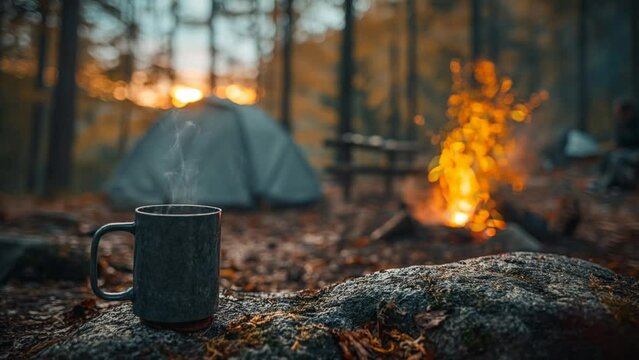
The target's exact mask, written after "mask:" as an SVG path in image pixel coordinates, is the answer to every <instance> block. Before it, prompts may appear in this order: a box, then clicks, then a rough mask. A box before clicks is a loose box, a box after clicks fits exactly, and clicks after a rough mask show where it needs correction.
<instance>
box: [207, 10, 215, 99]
mask: <svg viewBox="0 0 639 360" xmlns="http://www.w3.org/2000/svg"><path fill="white" fill-rule="evenodd" d="M216 13H217V0H211V13H210V14H209V88H210V92H211V94H215V86H216V85H217V84H216V80H217V79H216V76H215V58H216V56H217V54H216V49H215V15H216Z"/></svg>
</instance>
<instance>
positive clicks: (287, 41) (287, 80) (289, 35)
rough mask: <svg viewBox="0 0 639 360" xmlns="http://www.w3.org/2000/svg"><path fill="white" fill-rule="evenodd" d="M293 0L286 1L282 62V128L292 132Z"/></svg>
mask: <svg viewBox="0 0 639 360" xmlns="http://www.w3.org/2000/svg"><path fill="white" fill-rule="evenodd" d="M294 21H295V19H294V18H293V0H286V24H285V27H284V49H283V51H284V53H283V58H284V59H283V60H284V61H283V62H282V76H283V78H282V126H284V128H285V129H286V130H287V131H288V132H292V131H293V129H292V124H291V82H292V81H293V71H292V70H293V69H292V66H293V64H292V60H293V31H294V29H295V27H294Z"/></svg>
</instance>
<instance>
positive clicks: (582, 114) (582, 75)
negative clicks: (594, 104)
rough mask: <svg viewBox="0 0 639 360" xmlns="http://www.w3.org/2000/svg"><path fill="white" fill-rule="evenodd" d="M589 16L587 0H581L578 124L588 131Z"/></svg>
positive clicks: (578, 28) (578, 54) (578, 17)
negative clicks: (587, 67)
mask: <svg viewBox="0 0 639 360" xmlns="http://www.w3.org/2000/svg"><path fill="white" fill-rule="evenodd" d="M587 16H588V4H587V0H579V13H578V15H577V126H578V128H579V129H580V130H582V131H588V78H587V76H586V66H587V62H586V56H587V53H588V49H587V46H588V34H587V31H588V28H587V26H586V25H587V22H586V20H587Z"/></svg>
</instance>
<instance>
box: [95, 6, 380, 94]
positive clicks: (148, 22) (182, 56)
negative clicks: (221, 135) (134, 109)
mask: <svg viewBox="0 0 639 360" xmlns="http://www.w3.org/2000/svg"><path fill="white" fill-rule="evenodd" d="M371 1H372V0H371ZM371 1H359V2H357V7H358V12H363V11H365V10H366V9H367V8H368V7H369V6H370V3H371ZM132 3H133V4H134V6H136V8H135V14H136V19H137V20H138V23H139V26H140V34H139V37H138V41H137V44H136V68H138V69H143V68H145V67H147V66H149V65H150V64H152V60H153V59H152V56H153V54H154V53H155V52H156V51H157V49H158V48H161V47H162V46H165V44H166V43H167V41H168V38H169V35H168V34H169V30H170V29H171V27H172V24H173V21H174V20H173V16H172V15H171V13H170V7H171V0H156V1H155V2H154V3H153V4H154V7H153V8H149V7H148V6H147V4H148V2H146V1H133V2H132ZM224 4H225V5H224V6H225V7H226V9H227V10H229V11H237V12H248V11H251V6H252V2H251V1H250V0H244V1H227V2H224ZM257 4H258V6H259V9H260V11H259V12H260V16H259V21H258V22H255V21H254V18H252V17H250V16H241V17H235V18H231V17H226V16H219V17H217V18H216V22H215V30H216V31H215V44H216V46H217V51H218V54H219V57H218V59H217V60H216V73H218V74H220V75H225V74H226V75H228V74H241V75H242V77H244V78H252V77H254V76H255V75H256V72H257V70H256V69H257V61H258V52H257V45H256V42H255V33H256V32H257V31H259V34H260V37H261V38H262V41H261V43H260V46H261V52H262V54H263V56H268V54H270V53H271V51H272V47H273V39H274V36H275V26H274V24H273V23H272V19H271V13H272V10H273V6H274V0H258V1H257ZM295 4H296V11H297V12H298V13H299V16H300V17H299V19H298V20H297V22H296V33H295V36H296V38H297V39H302V38H304V37H310V36H315V35H319V34H322V33H324V32H326V31H327V30H328V29H337V28H341V26H342V23H343V19H342V16H343V13H342V8H341V1H340V0H323V1H312V0H297V1H296V2H295ZM94 10H95V9H94ZM210 11H211V9H210V2H209V1H203V0H180V2H179V10H178V13H179V14H180V18H181V19H182V21H183V23H182V25H180V27H179V28H178V31H177V33H176V41H175V45H174V46H175V53H176V54H175V58H174V60H173V66H174V67H175V69H176V70H177V74H178V79H179V80H180V81H182V82H184V83H186V84H192V85H202V84H205V83H206V79H208V69H209V60H210V59H209V48H208V47H209V45H208V44H209V28H208V24H207V21H208V17H209V14H210ZM89 13H90V14H91V12H89ZM282 17H283V16H281V17H280V21H281V20H282ZM91 20H92V22H93V23H95V24H96V27H95V30H94V31H93V33H92V36H93V37H94V38H96V39H107V38H108V37H109V36H111V35H112V34H113V33H115V32H117V31H118V30H119V31H122V29H123V28H122V25H118V24H117V22H116V21H115V20H113V19H111V20H109V17H108V16H107V17H105V16H104V15H103V14H102V13H101V12H100V11H99V10H98V11H94V12H93V17H92V19H91ZM255 24H257V31H256V29H255V27H254V26H255ZM282 27H283V26H282V24H281V23H280V29H281V28H282ZM91 52H92V54H93V55H94V56H95V57H97V58H98V59H102V60H103V61H104V62H105V63H109V62H113V61H116V58H117V54H118V52H117V51H115V50H114V49H112V48H108V47H102V46H100V47H98V48H95V49H92V50H91Z"/></svg>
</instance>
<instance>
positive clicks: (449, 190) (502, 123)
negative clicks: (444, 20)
mask: <svg viewBox="0 0 639 360" xmlns="http://www.w3.org/2000/svg"><path fill="white" fill-rule="evenodd" d="M450 70H451V73H452V80H453V85H452V93H451V95H450V97H449V98H448V111H447V113H446V115H447V117H448V118H449V123H448V125H447V127H446V129H445V130H444V131H443V132H442V133H441V134H439V135H436V136H434V137H433V139H432V140H433V143H434V144H439V145H440V147H441V151H440V152H439V154H438V155H437V156H435V157H434V158H433V159H432V160H431V162H430V165H429V171H428V181H429V182H430V183H434V184H436V185H437V186H436V187H434V188H432V189H431V190H430V193H429V196H428V199H427V200H426V201H424V200H418V201H416V200H413V201H409V202H408V205H409V207H410V209H411V214H412V216H413V217H414V218H415V219H416V220H417V221H419V222H421V223H423V224H427V223H432V222H433V221H435V222H439V223H443V224H445V225H447V226H449V227H457V228H462V227H464V228H467V229H468V230H470V231H471V232H472V233H473V235H474V237H475V238H478V239H487V238H490V237H492V236H494V235H495V234H496V233H497V231H498V230H500V229H504V228H505V227H506V223H505V221H504V220H503V218H502V216H501V215H500V214H499V212H498V211H497V210H496V204H495V201H494V199H493V198H492V197H491V193H492V192H493V191H494V190H495V189H496V187H497V186H500V185H509V186H510V187H511V188H512V189H513V190H514V191H521V190H523V189H524V187H525V180H526V176H525V172H523V171H521V170H520V167H518V166H515V165H516V164H515V163H516V160H517V159H516V158H515V156H514V154H515V153H516V150H517V149H516V138H515V137H514V136H513V126H514V125H516V123H526V122H530V121H531V119H532V111H533V110H534V109H535V108H537V107H538V106H539V105H540V104H541V103H542V102H543V101H544V100H546V99H547V98H548V92H546V91H541V92H539V93H535V94H533V95H532V96H531V97H530V99H529V100H528V101H524V102H521V101H518V100H517V99H516V97H515V94H514V92H513V82H512V80H511V79H509V78H506V77H504V78H501V79H500V78H498V77H497V74H496V71H495V65H494V64H493V63H492V62H490V61H487V60H480V61H477V62H475V63H474V64H466V65H465V66H464V65H462V63H461V62H460V61H458V60H453V61H452V62H451V64H450Z"/></svg>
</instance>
